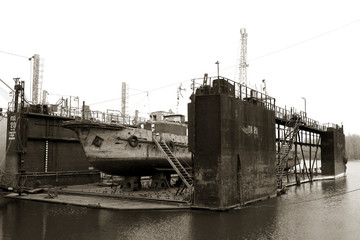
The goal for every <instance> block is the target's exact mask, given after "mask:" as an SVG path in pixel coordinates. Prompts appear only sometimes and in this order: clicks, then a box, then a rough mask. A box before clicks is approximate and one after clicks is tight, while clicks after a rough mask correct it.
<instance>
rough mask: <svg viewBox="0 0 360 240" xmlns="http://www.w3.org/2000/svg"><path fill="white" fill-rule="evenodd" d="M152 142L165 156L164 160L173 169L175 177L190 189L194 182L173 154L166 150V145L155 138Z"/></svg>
mask: <svg viewBox="0 0 360 240" xmlns="http://www.w3.org/2000/svg"><path fill="white" fill-rule="evenodd" d="M153 140H154V142H155V144H156V146H157V147H158V148H159V149H160V150H161V151H162V152H163V153H164V154H165V156H166V159H167V160H168V162H169V163H170V165H171V166H172V167H173V168H174V170H175V171H176V173H177V175H178V176H179V177H180V178H181V180H182V181H183V183H184V184H185V185H186V186H187V187H188V188H191V187H192V185H193V183H194V181H193V179H192V178H191V176H190V174H189V173H188V172H187V171H186V169H185V168H184V167H183V165H181V163H180V162H179V160H178V159H177V158H176V157H175V156H174V154H173V153H172V152H171V150H170V149H169V148H168V146H167V145H166V143H164V142H162V141H158V140H156V138H155V137H153Z"/></svg>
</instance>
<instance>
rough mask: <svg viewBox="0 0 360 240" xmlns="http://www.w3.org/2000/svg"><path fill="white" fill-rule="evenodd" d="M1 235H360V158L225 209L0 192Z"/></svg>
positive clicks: (353, 236)
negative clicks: (142, 207)
mask: <svg viewBox="0 0 360 240" xmlns="http://www.w3.org/2000/svg"><path fill="white" fill-rule="evenodd" d="M0 237H1V238H2V239H90V240H91V239H150V240H151V239H156V240H159V239H360V161H349V163H348V169H347V176H346V177H345V178H341V179H337V180H325V181H317V182H313V183H306V184H302V185H301V186H298V187H295V186H294V187H289V188H288V192H287V194H285V195H282V196H280V197H277V198H273V199H269V200H265V201H261V202H258V203H255V204H252V205H249V206H247V207H245V208H243V209H240V210H234V211H229V212H208V211H198V210H184V211H128V212H122V211H115V210H102V209H91V208H84V207H77V206H68V205H58V204H47V203H39V202H32V201H24V200H22V201H21V200H9V199H4V198H3V197H0Z"/></svg>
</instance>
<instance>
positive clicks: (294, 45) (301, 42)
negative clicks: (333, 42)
mask: <svg viewBox="0 0 360 240" xmlns="http://www.w3.org/2000/svg"><path fill="white" fill-rule="evenodd" d="M357 22H360V19H357V20H355V21H353V22H350V23H347V24H345V25H342V26H340V27H338V28H334V29H332V30H330V31H327V32H323V33H321V34H318V35H315V36H313V37H311V38H308V39H305V40H302V41H300V42H298V43H294V44H291V45H288V46H286V47H284V48H280V49H278V50H275V51H272V52H269V53H267V54H264V55H262V56H259V57H256V58H253V59H251V60H249V62H250V61H255V60H258V59H261V58H263V57H267V56H269V55H272V54H275V53H278V52H281V51H284V50H287V49H289V48H292V47H296V46H298V45H301V44H304V43H306V42H309V41H312V40H315V39H317V38H320V37H323V36H325V35H327V34H330V33H333V32H335V31H338V30H340V29H342V28H345V27H348V26H350V25H352V24H355V23H357Z"/></svg>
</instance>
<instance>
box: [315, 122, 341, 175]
mask: <svg viewBox="0 0 360 240" xmlns="http://www.w3.org/2000/svg"><path fill="white" fill-rule="evenodd" d="M321 166H322V167H321V169H322V174H323V175H331V176H337V175H339V174H344V173H345V172H346V155H345V135H344V132H343V128H339V127H336V128H328V130H327V131H326V132H324V133H322V134H321Z"/></svg>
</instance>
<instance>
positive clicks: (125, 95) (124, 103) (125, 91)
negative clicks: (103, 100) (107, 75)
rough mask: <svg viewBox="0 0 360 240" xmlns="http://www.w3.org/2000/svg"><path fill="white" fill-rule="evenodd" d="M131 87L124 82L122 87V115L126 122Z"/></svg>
mask: <svg viewBox="0 0 360 240" xmlns="http://www.w3.org/2000/svg"><path fill="white" fill-rule="evenodd" d="M128 90H129V86H128V85H127V84H126V83H125V82H122V85H121V114H122V117H123V119H124V120H125V116H126V112H127V108H128V102H129V91H128Z"/></svg>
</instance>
